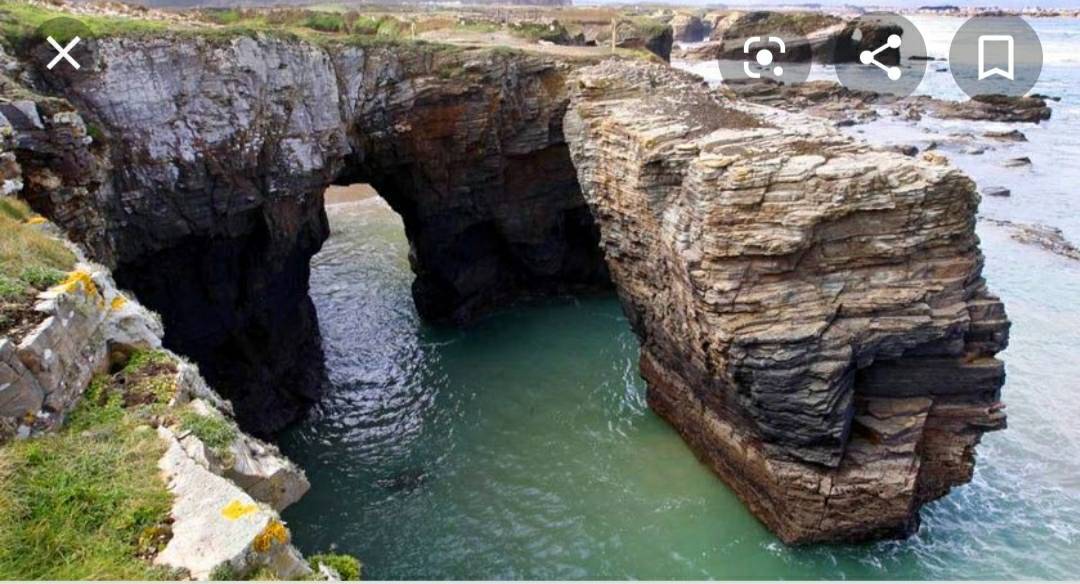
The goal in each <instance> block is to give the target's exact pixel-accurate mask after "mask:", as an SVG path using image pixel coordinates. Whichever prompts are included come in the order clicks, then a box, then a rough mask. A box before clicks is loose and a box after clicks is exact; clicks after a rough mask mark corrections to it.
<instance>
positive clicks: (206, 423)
mask: <svg viewBox="0 0 1080 584" xmlns="http://www.w3.org/2000/svg"><path fill="white" fill-rule="evenodd" d="M180 429H181V430H182V431H184V432H190V433H192V434H194V435H195V437H196V438H198V439H199V440H202V441H203V444H206V446H207V447H209V448H210V449H211V450H213V451H214V452H216V453H223V452H224V451H225V449H227V448H228V447H229V446H232V443H233V441H235V440H236V436H237V433H236V426H234V425H233V424H232V422H230V421H229V420H226V419H225V418H224V417H222V416H221V415H218V414H210V415H203V414H200V413H198V412H196V411H194V410H191V409H187V410H184V411H183V412H181V413H180Z"/></svg>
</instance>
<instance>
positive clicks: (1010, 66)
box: [979, 34, 1016, 81]
mask: <svg viewBox="0 0 1080 584" xmlns="http://www.w3.org/2000/svg"><path fill="white" fill-rule="evenodd" d="M995 44H1003V45H1004V46H1005V51H1006V59H1005V61H1006V66H1005V68H1004V69H1002V68H1001V67H989V68H988V67H987V66H986V61H987V59H986V53H987V48H988V45H990V46H993V45H995ZM1015 67H1016V40H1015V39H1013V37H1012V35H1007V34H984V35H982V36H980V37H979V81H982V80H983V79H986V78H988V77H993V76H994V75H998V76H1000V77H1004V78H1005V79H1008V80H1009V81H1016V73H1015Z"/></svg>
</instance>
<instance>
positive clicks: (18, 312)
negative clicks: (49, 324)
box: [0, 297, 48, 344]
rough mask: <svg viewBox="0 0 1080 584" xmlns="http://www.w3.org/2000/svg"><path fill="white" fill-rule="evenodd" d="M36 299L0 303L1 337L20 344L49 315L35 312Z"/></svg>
mask: <svg viewBox="0 0 1080 584" xmlns="http://www.w3.org/2000/svg"><path fill="white" fill-rule="evenodd" d="M35 302H36V299H35V298H34V297H29V298H26V299H20V300H16V301H3V302H2V303H0V337H8V338H10V339H11V340H12V342H14V343H15V344H18V343H20V342H22V340H23V339H24V338H26V335H28V334H30V333H31V332H32V331H33V330H34V328H36V327H37V326H38V325H39V324H41V323H42V322H44V321H45V319H46V318H48V315H47V314H45V313H43V312H38V311H36V310H34V303H35Z"/></svg>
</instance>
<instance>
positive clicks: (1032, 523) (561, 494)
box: [282, 23, 1080, 579]
mask: <svg viewBox="0 0 1080 584" xmlns="http://www.w3.org/2000/svg"><path fill="white" fill-rule="evenodd" d="M1050 25H1053V26H1057V27H1063V28H1064V29H1065V30H1066V32H1067V34H1069V35H1075V33H1074V32H1073V31H1076V30H1080V28H1076V26H1074V25H1069V26H1064V25H1061V24H1060V23H1048V24H1047V26H1050ZM1043 32H1044V31H1042V30H1040V33H1043ZM930 36H931V35H928V37H930ZM1054 40H1055V42H1057V40H1056V37H1055V39H1054ZM1044 42H1045V39H1044ZM930 45H931V51H933V46H934V42H933V40H932V38H931V41H930ZM1074 46H1076V48H1077V49H1078V51H1077V54H1080V41H1078V42H1077V44H1076V45H1074ZM1065 54H1068V52H1067V51H1065ZM1076 67H1077V66H1075V65H1071V64H1069V63H1066V62H1055V63H1050V64H1048V68H1047V70H1046V71H1045V72H1044V77H1043V84H1042V85H1041V86H1040V87H1039V89H1040V90H1043V91H1044V92H1046V93H1050V94H1054V95H1061V96H1062V97H1063V101H1062V102H1061V104H1055V110H1054V119H1053V120H1052V121H1051V122H1050V123H1048V124H1044V125H1042V126H1039V127H1032V126H1028V127H1022V128H1021V129H1022V130H1023V131H1024V132H1025V133H1027V134H1028V136H1029V138H1030V139H1031V142H1029V143H1026V144H1015V145H1012V144H1010V145H998V144H991V146H993V147H994V148H995V149H994V150H991V151H989V152H987V153H985V154H983V155H977V156H976V155H967V154H962V153H961V151H962V148H957V149H956V150H955V151H950V150H944V152H945V153H946V154H947V155H949V156H950V157H951V158H953V160H954V162H956V163H957V164H958V165H959V166H960V167H961V168H963V169H965V170H966V171H968V172H969V173H971V174H972V176H973V177H974V178H976V180H977V181H978V182H979V184H980V185H981V186H989V185H1003V186H1007V187H1009V188H1011V189H1012V190H1013V196H1012V197H1011V198H1008V199H987V200H984V202H983V205H982V211H983V213H984V214H985V215H986V216H990V217H995V218H1001V219H1012V220H1020V221H1041V222H1045V223H1048V224H1051V225H1054V226H1056V227H1060V228H1062V229H1063V230H1065V232H1066V234H1067V235H1068V236H1069V237H1070V238H1072V239H1073V240H1074V241H1076V240H1080V213H1078V212H1077V211H1078V210H1080V209H1078V207H1080V195H1078V194H1077V192H1076V185H1080V168H1078V167H1077V166H1078V165H1077V164H1076V162H1077V161H1078V160H1080V114H1078V112H1080V95H1078V92H1080V74H1078V73H1080V69H1077V68H1076ZM930 75H933V73H930ZM944 75H945V76H946V77H948V74H947V73H946V74H944ZM942 84H943V85H944V84H945V83H944V81H943V82H942ZM941 91H942V94H943V95H944V94H945V91H944V90H941ZM889 124H893V125H889ZM991 126H993V125H991ZM983 129H984V127H983V125H980V124H970V123H951V122H950V123H949V124H943V123H942V122H940V121H933V120H926V121H924V122H921V123H920V124H919V126H918V127H914V128H913V127H911V126H910V125H908V124H896V123H893V122H879V123H876V124H872V125H870V126H862V127H857V128H854V129H853V130H852V131H854V132H859V131H862V133H863V134H862V135H863V136H865V137H866V138H868V139H870V140H873V141H877V142H918V141H919V140H926V141H929V140H932V139H937V138H941V137H942V136H948V135H950V134H954V133H958V132H974V133H976V134H979V133H981V131H983ZM1014 156H1029V157H1030V158H1032V160H1033V162H1034V164H1033V166H1032V168H1031V169H1028V170H1019V171H1018V170H1015V169H1004V168H1001V167H1000V162H1001V160H1003V159H1005V158H1010V157H1014ZM328 212H329V215H330V219H331V225H332V228H333V234H332V236H331V239H330V240H329V241H328V242H327V244H326V247H325V248H324V250H323V252H322V253H320V254H319V255H318V256H316V258H315V261H314V263H313V274H312V295H313V298H314V300H315V303H316V306H317V308H318V310H319V316H320V321H321V327H322V332H323V336H324V345H325V349H326V353H327V365H328V368H329V371H330V375H331V386H330V388H329V389H328V395H327V397H326V398H325V399H324V400H323V402H322V403H321V404H320V405H319V406H318V407H317V408H316V409H315V411H314V412H313V413H312V415H311V416H310V417H309V418H308V419H307V420H306V421H305V422H303V423H302V424H300V425H298V426H297V427H295V428H293V429H292V430H291V431H290V432H289V433H288V434H286V435H285V436H284V437H283V439H282V446H283V448H284V449H285V451H286V452H287V453H288V454H289V455H290V456H291V457H293V459H294V460H296V461H297V462H298V463H300V464H301V465H302V466H304V468H305V469H306V470H307V473H308V476H309V478H310V479H311V482H312V484H313V487H312V490H311V492H310V493H309V494H308V495H307V496H306V497H305V498H304V499H303V500H301V501H300V502H299V503H297V504H296V505H295V506H294V507H292V508H291V509H289V510H287V511H286V513H285V518H286V519H287V520H288V522H289V526H290V527H291V528H292V530H293V532H294V534H295V539H296V541H297V542H298V544H299V545H300V547H301V548H302V549H303V551H305V552H314V551H318V550H325V549H329V548H332V547H333V548H336V549H338V550H341V551H346V552H349V553H353V554H355V555H357V556H359V557H361V558H362V559H363V560H364V562H365V576H366V577H368V578H373V579H389V578H396V579H408V578H628V577H634V578H676V579H681V578H695V579H698V578H788V579H795V578H821V577H825V578H894V579H907V578H911V579H916V578H933V579H939V578H1009V577H1027V578H1066V577H1073V578H1075V577H1077V576H1080V457H1078V456H1077V455H1076V453H1077V452H1078V450H1080V425H1078V424H1077V423H1076V420H1077V419H1080V396H1078V395H1077V392H1078V391H1080V382H1078V381H1077V380H1080V360H1078V359H1077V358H1076V351H1077V349H1076V347H1078V346H1080V306H1078V299H1080V262H1075V261H1071V260H1067V259H1064V258H1061V257H1058V256H1055V255H1052V254H1050V253H1048V252H1045V251H1043V250H1041V249H1037V248H1033V247H1029V246H1025V245H1022V244H1019V243H1016V242H1014V241H1012V240H1011V239H1010V238H1009V232H1008V230H1006V229H1003V228H1000V227H995V226H993V225H991V224H988V223H980V227H979V230H980V235H981V237H982V238H983V249H984V251H985V253H986V256H987V265H986V270H985V273H986V276H987V278H988V280H989V282H990V284H991V287H992V289H993V290H994V291H995V292H997V293H998V294H1000V295H1001V296H1002V297H1003V298H1004V300H1005V302H1006V306H1007V308H1008V310H1009V314H1010V317H1011V318H1012V320H1013V322H1014V325H1013V329H1012V342H1011V345H1010V347H1009V349H1008V350H1007V351H1006V352H1005V353H1004V354H1003V355H1002V357H1003V358H1004V359H1005V361H1006V364H1007V367H1008V376H1009V377H1008V382H1007V383H1006V387H1005V389H1004V399H1005V401H1006V402H1007V403H1008V406H1009V407H1008V410H1007V411H1008V414H1009V425H1010V427H1009V429H1008V430H1006V431H1004V432H998V433H993V434H988V435H987V436H986V438H985V439H984V441H983V444H982V445H981V446H980V447H979V464H978V466H977V469H976V476H975V480H974V481H973V482H972V483H971V484H970V485H967V486H965V487H962V488H959V489H956V490H954V492H953V493H952V494H950V495H949V496H948V497H946V498H945V499H943V500H941V501H938V502H935V503H933V504H931V505H928V506H927V507H926V508H925V510H924V512H923V526H922V528H921V529H920V531H919V533H918V534H917V535H916V536H915V537H913V538H911V539H908V540H905V541H899V542H883V543H877V544H871V545H864V546H816V547H808V548H789V547H787V546H784V545H783V544H781V543H779V542H778V541H777V540H776V539H775V538H774V537H772V536H771V535H770V534H769V533H768V532H767V531H766V530H765V529H764V528H762V527H761V526H760V524H758V523H757V522H756V520H754V519H753V517H752V516H750V514H749V513H748V512H747V511H746V510H745V508H744V507H743V506H742V505H741V504H739V503H738V501H737V500H736V499H735V497H734V496H733V495H732V494H731V493H730V491H728V489H727V488H726V487H725V486H724V485H723V484H722V483H721V482H720V481H719V480H717V479H716V478H715V477H714V476H713V475H712V474H711V473H710V472H709V471H708V470H706V469H705V468H704V467H703V466H702V465H701V464H699V463H698V462H697V461H696V459H695V458H694V456H693V455H692V454H691V453H690V451H689V450H688V449H687V448H686V447H685V446H684V444H683V443H682V441H681V440H680V439H679V437H678V436H677V435H676V434H675V432H674V431H673V430H671V429H670V428H669V427H668V426H667V425H666V424H665V423H664V422H662V421H661V420H660V419H659V418H657V417H656V416H655V415H654V414H652V413H651V412H650V411H649V410H648V409H647V408H646V406H645V403H644V397H643V396H644V385H643V383H642V382H641V380H640V379H639V377H638V376H637V373H636V368H637V354H636V340H635V339H634V337H633V335H632V334H631V333H630V331H629V328H628V326H627V324H626V321H625V319H624V318H623V316H622V314H621V312H620V310H619V307H618V304H617V302H616V301H615V299H614V298H599V299H597V298H593V299H583V300H574V299H555V300H550V301H547V302H543V303H540V304H534V305H530V306H524V307H518V308H515V309H513V310H508V311H504V312H502V313H499V314H497V315H494V316H492V317H490V318H487V319H485V320H483V321H482V322H480V323H479V324H477V325H475V326H473V327H469V328H467V329H463V330H452V329H441V328H433V327H430V326H428V325H425V324H423V323H421V322H420V320H419V318H418V317H417V315H416V313H415V310H414V309H413V306H412V301H411V299H410V297H409V285H410V282H411V280H412V275H411V273H410V272H409V268H408V260H407V253H408V245H407V243H406V241H405V238H404V233H403V230H402V227H401V224H400V221H399V219H398V218H397V217H396V216H395V215H394V213H393V212H392V211H390V210H389V209H388V208H387V207H386V206H385V205H384V204H383V203H382V202H381V201H380V200H378V199H368V200H364V201H360V202H354V203H347V204H342V205H336V206H332V207H330V208H329V209H328Z"/></svg>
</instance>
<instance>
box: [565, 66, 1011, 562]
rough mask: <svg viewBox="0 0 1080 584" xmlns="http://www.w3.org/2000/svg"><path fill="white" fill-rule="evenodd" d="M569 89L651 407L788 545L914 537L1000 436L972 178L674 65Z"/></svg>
mask: <svg viewBox="0 0 1080 584" xmlns="http://www.w3.org/2000/svg"><path fill="white" fill-rule="evenodd" d="M571 88H572V89H571V91H572V99H571V106H570V109H569V110H568V113H567V117H566V121H565V124H564V127H565V129H566V134H567V139H568V141H569V142H570V144H571V153H572V155H573V159H574V163H575V166H576V168H577V170H578V176H579V180H580V181H581V184H582V187H583V190H584V193H585V196H586V199H587V200H588V202H589V204H590V206H591V207H592V209H593V212H594V214H595V215H596V218H597V223H598V224H599V225H600V229H601V241H602V246H603V248H604V253H605V256H606V258H607V261H608V265H609V268H610V270H611V274H612V278H613V280H614V282H615V284H616V287H617V289H618V291H619V295H620V298H621V300H622V302H623V305H624V308H625V311H626V312H627V314H628V315H629V316H630V320H631V323H632V325H633V328H634V330H635V332H636V333H637V335H638V336H639V338H640V339H641V372H642V375H643V376H644V377H645V379H646V380H647V382H648V385H649V389H648V399H649V403H650V405H651V406H652V408H653V409H654V410H655V411H657V412H658V413H659V414H661V415H662V416H664V417H665V418H666V419H668V420H669V421H670V422H671V423H672V424H673V425H674V426H675V427H676V428H677V429H678V430H679V432H680V433H681V434H682V435H683V436H684V438H685V439H686V440H687V441H688V442H689V443H690V444H691V445H692V446H693V447H694V448H695V450H696V451H697V452H698V454H699V455H700V456H701V457H702V459H703V460H704V461H706V462H707V463H708V464H709V465H710V466H712V467H713V468H714V469H715V470H716V471H717V473H718V474H719V475H720V476H721V477H722V478H723V479H724V480H725V481H726V482H727V483H728V484H729V485H730V486H731V487H732V488H733V489H734V491H735V492H736V493H737V494H738V495H739V497H740V498H741V499H742V500H743V501H744V502H745V503H746V504H747V505H748V507H749V508H750V509H751V511H753V512H754V514H755V515H756V516H757V517H759V518H760V519H761V520H762V521H763V522H764V523H765V524H766V525H767V526H768V527H769V528H770V529H772V530H773V531H774V532H776V533H777V534H778V535H779V536H780V537H781V538H782V539H783V540H784V541H787V542H812V541H840V540H843V541H851V540H860V539H870V538H878V537H886V536H897V535H904V534H907V533H910V532H911V531H912V529H913V528H914V527H915V526H916V525H917V521H918V519H917V518H918V508H919V507H920V506H921V505H922V504H923V503H925V502H927V501H929V500H932V499H935V498H938V497H940V496H943V495H944V494H945V493H946V492H948V490H949V489H950V488H951V487H952V486H954V485H958V484H962V483H964V482H966V481H968V480H969V479H970V477H971V473H972V469H973V464H974V446H975V444H977V443H978V441H979V438H980V436H981V435H982V434H983V433H984V432H985V431H989V430H994V429H999V428H1003V427H1004V420H1005V418H1004V415H1003V414H1002V412H1001V409H1002V405H1001V403H1000V402H999V401H998V400H999V392H1000V388H1001V385H1002V383H1003V381H1004V368H1003V365H1002V363H1001V362H1000V361H998V360H997V359H995V358H994V354H995V353H997V352H998V351H1000V350H1002V349H1003V348H1004V347H1005V344H1006V342H1007V336H1008V335H1007V333H1008V327H1009V323H1008V320H1007V319H1006V317H1005V312H1004V308H1003V306H1002V303H1001V302H1000V301H999V300H998V299H997V298H996V297H994V296H993V295H992V294H990V292H989V291H988V290H987V288H986V284H985V282H984V281H983V279H982V277H981V276H980V273H981V269H982V255H981V253H980V251H979V248H978V239H977V237H976V236H975V233H974V226H975V211H976V208H977V205H978V195H977V194H976V192H975V188H974V184H973V183H972V181H971V180H970V179H968V178H967V177H965V176H964V175H963V174H961V173H960V172H958V171H957V170H956V169H954V168H952V167H951V166H948V165H947V164H945V163H943V162H942V161H941V160H940V159H938V158H934V159H933V161H922V160H912V159H910V158H905V157H899V156H896V155H895V154H892V153H887V152H880V151H875V150H873V149H871V148H869V147H868V146H865V145H862V144H860V143H857V142H855V141H853V140H851V139H849V138H846V137H843V136H842V135H840V134H838V133H837V132H836V131H835V130H832V129H831V128H830V127H829V125H828V122H826V121H824V120H817V119H813V118H807V117H804V116H798V115H792V114H787V113H784V112H780V111H778V110H774V109H771V108H763V107H759V106H751V105H737V104H736V103H734V102H730V101H728V100H726V99H724V98H722V97H720V96H719V95H718V94H716V93H714V92H711V91H710V90H708V89H707V88H706V87H704V86H703V84H701V83H700V81H699V80H698V79H697V78H695V77H693V76H690V75H687V74H683V73H679V72H676V71H673V70H670V69H667V68H662V67H656V66H647V65H636V66H631V65H623V64H615V63H606V64H603V65H600V66H595V67H591V68H587V69H583V70H582V71H580V72H579V73H578V74H577V75H576V76H575V77H574V78H573V79H572V80H571Z"/></svg>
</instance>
